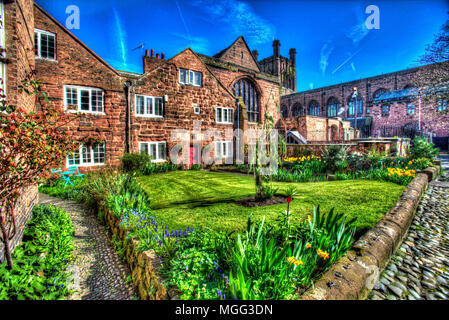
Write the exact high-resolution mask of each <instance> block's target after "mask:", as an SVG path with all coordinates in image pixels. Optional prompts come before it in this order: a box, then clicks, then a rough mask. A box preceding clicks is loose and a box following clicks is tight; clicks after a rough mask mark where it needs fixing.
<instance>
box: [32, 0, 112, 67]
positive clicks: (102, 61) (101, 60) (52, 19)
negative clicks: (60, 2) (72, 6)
mask: <svg viewBox="0 0 449 320" xmlns="http://www.w3.org/2000/svg"><path fill="white" fill-rule="evenodd" d="M34 6H35V7H36V8H37V9H39V10H40V11H41V12H42V13H43V14H44V15H46V16H47V17H48V18H49V19H50V20H51V21H53V22H54V23H55V24H56V25H57V26H58V27H59V28H61V29H62V30H63V31H64V32H66V33H67V34H68V35H69V36H70V37H72V38H73V40H75V41H76V42H78V44H80V45H81V46H82V47H83V48H84V49H86V50H87V51H88V52H89V53H90V54H92V55H93V56H94V57H95V58H96V59H97V60H99V61H100V62H101V63H102V64H103V65H104V66H106V67H107V68H108V69H110V70H111V71H112V72H114V73H115V74H117V75H119V73H118V72H117V70H115V69H114V68H113V67H111V65H110V64H109V63H107V62H106V61H104V60H103V59H102V58H101V57H100V56H99V55H97V54H96V53H95V52H94V51H92V49H90V48H89V47H88V46H87V45H86V44H84V42H82V41H81V40H80V39H78V38H77V37H76V36H75V35H74V34H73V33H71V32H70V31H69V30H68V29H67V28H66V27H64V26H63V25H62V24H61V23H59V22H58V20H56V19H55V18H53V17H52V16H51V15H50V14H49V13H48V12H47V11H45V10H44V9H43V8H42V7H40V6H39V5H38V4H37V3H36V2H34Z"/></svg>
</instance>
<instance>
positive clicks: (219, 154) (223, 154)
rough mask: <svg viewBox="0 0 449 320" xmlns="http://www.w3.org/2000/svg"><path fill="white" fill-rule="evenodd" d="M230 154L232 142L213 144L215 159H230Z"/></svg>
mask: <svg viewBox="0 0 449 320" xmlns="http://www.w3.org/2000/svg"><path fill="white" fill-rule="evenodd" d="M232 153H233V150H232V141H216V142H215V158H231V157H232Z"/></svg>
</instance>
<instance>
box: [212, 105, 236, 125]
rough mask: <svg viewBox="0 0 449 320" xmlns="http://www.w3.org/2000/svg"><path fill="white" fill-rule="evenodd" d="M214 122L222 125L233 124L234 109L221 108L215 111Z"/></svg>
mask: <svg viewBox="0 0 449 320" xmlns="http://www.w3.org/2000/svg"><path fill="white" fill-rule="evenodd" d="M216 121H217V123H222V124H233V123H234V109H232V108H221V107H218V108H217V109H216Z"/></svg>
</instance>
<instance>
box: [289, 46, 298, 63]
mask: <svg viewBox="0 0 449 320" xmlns="http://www.w3.org/2000/svg"><path fill="white" fill-rule="evenodd" d="M289 54H290V61H291V63H292V65H293V66H296V49H295V48H291V49H290V51H289Z"/></svg>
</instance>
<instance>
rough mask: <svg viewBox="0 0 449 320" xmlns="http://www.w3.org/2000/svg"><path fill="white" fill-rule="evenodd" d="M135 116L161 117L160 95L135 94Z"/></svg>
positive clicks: (162, 115)
mask: <svg viewBox="0 0 449 320" xmlns="http://www.w3.org/2000/svg"><path fill="white" fill-rule="evenodd" d="M136 116H139V117H149V118H163V117H164V99H163V98H162V97H150V96H143V95H136Z"/></svg>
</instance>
